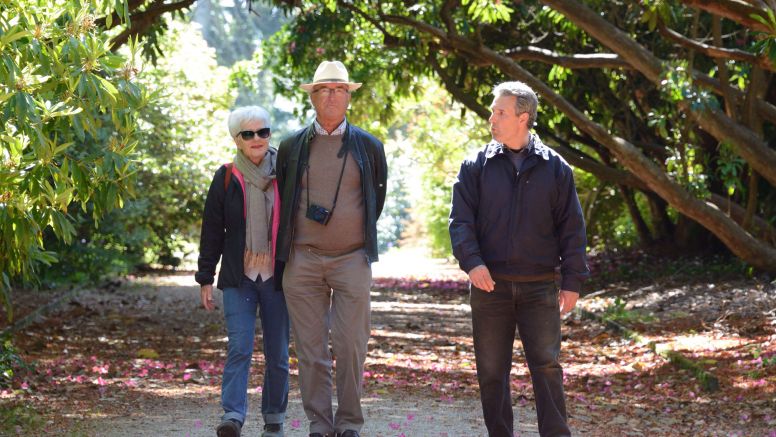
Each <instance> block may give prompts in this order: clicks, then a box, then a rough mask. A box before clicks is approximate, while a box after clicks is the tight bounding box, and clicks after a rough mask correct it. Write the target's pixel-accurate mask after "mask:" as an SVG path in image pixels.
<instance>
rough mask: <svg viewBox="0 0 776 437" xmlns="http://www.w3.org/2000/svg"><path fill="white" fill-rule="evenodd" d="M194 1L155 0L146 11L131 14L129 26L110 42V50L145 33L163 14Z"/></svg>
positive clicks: (182, 7)
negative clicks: (165, 0)
mask: <svg viewBox="0 0 776 437" xmlns="http://www.w3.org/2000/svg"><path fill="white" fill-rule="evenodd" d="M195 1H196V0H182V1H179V2H177V3H167V4H165V3H164V0H157V1H155V2H153V3H152V4H151V6H149V7H148V8H147V9H146V10H144V11H142V12H138V13H136V14H132V16H131V17H129V21H130V26H129V27H127V28H126V29H124V31H123V32H121V33H120V34H118V35H116V37H115V38H113V39H112V40H111V50H116V49H117V48H119V47H121V46H122V45H124V44H126V43H127V41H129V38H130V37H131V36H134V35H140V34H143V33H145V32H146V31H147V30H148V29H149V28H150V27H151V26H153V24H154V22H155V21H156V19H157V18H159V17H160V16H162V15H164V14H165V13H167V12H172V11H178V10H181V9H186V8H188V7H189V6H191V5H192V4H193V3H194V2H195Z"/></svg>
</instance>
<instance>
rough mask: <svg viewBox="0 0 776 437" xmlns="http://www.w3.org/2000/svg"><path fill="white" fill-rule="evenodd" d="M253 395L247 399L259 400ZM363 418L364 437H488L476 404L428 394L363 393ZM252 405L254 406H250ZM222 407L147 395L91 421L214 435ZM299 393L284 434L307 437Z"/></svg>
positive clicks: (524, 428)
mask: <svg viewBox="0 0 776 437" xmlns="http://www.w3.org/2000/svg"><path fill="white" fill-rule="evenodd" d="M292 395H294V393H292ZM259 402H260V400H259V398H258V396H253V397H252V399H251V403H252V405H258V403H259ZM363 406H364V408H365V410H366V420H367V423H366V425H365V426H364V428H363V430H362V433H361V434H362V435H363V436H365V437H369V436H371V437H389V436H391V437H394V436H405V437H437V436H438V437H454V436H455V437H459V436H472V437H474V436H487V433H486V432H485V427H484V425H483V424H482V419H481V412H480V406H479V403H478V402H476V401H473V400H461V401H455V402H451V403H442V402H439V401H437V400H433V399H424V398H422V397H421V398H418V399H415V400H398V399H390V398H365V399H363ZM252 410H253V408H252ZM515 413H516V414H518V413H519V414H521V415H522V416H524V417H525V423H524V424H523V425H520V426H517V425H516V428H515V429H518V430H519V432H520V434H519V435H521V436H538V435H539V434H538V433H537V431H536V423H535V422H536V421H535V415H534V411H533V409H531V408H517V409H516V410H515ZM220 414H221V412H220V410H219V408H218V400H217V398H216V397H215V396H210V397H196V396H194V397H176V398H163V397H159V398H156V399H148V402H146V403H145V409H137V410H135V411H133V412H132V413H131V415H130V416H128V417H106V418H104V419H100V420H98V421H96V422H95V423H94V427H93V430H94V435H100V436H106V437H114V436H115V437H124V436H189V437H199V436H213V435H215V432H213V428H214V426H215V425H216V424H217V423H218V418H219V416H220ZM303 417H304V413H303V411H302V406H301V402H300V400H299V399H298V398H295V399H292V400H290V401H289V406H288V419H287V420H286V436H288V437H306V436H307V423H306V421H305V420H303V419H302V418H303ZM260 434H261V424H260V423H256V422H252V421H248V423H246V425H245V428H244V429H243V435H245V436H259V435H260Z"/></svg>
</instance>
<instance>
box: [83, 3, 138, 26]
mask: <svg viewBox="0 0 776 437" xmlns="http://www.w3.org/2000/svg"><path fill="white" fill-rule="evenodd" d="M145 2H146V0H128V1H127V6H128V7H129V8H128V9H129V10H128V11H127V12H128V13H130V14H131V13H132V12H135V11H136V10H137V8H139V7H140V6H143V5H144V4H145ZM121 18H122V17H121V16H120V15H119V13H118V12H114V13H112V14H111V26H110V27H107V26H106V25H105V24H106V23H107V20H106V17H102V18H100V19H98V20H96V21H95V22H94V24H95V25H97V26H98V27H102V28H104V29H106V30H108V29H113V28H114V27H116V26H118V25H119V24H121Z"/></svg>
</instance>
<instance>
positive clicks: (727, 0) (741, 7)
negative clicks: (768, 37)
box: [682, 0, 776, 33]
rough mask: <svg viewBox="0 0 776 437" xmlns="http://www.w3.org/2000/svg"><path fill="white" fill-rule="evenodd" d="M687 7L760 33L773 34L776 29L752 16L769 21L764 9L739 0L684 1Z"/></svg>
mask: <svg viewBox="0 0 776 437" xmlns="http://www.w3.org/2000/svg"><path fill="white" fill-rule="evenodd" d="M682 3H684V4H685V5H687V6H690V7H693V8H697V9H701V10H703V11H706V12H709V13H712V14H714V15H719V16H720V17H724V18H729V19H731V20H733V21H736V22H738V23H741V24H742V25H744V26H746V27H748V28H750V29H752V30H757V31H760V32H765V33H772V32H773V31H774V30H776V29H771V28H770V27H769V26H766V25H765V24H763V23H761V22H759V21H757V20H755V19H754V18H752V15H757V16H760V17H762V18H764V19H766V20H767V19H768V14H767V12H766V11H765V10H764V9H761V8H758V7H755V6H753V5H751V4H747V3H744V2H742V1H738V0H682Z"/></svg>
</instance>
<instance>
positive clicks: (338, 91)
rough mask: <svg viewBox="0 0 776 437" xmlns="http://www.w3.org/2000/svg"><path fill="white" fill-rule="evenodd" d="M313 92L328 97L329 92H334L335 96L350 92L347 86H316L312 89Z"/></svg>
mask: <svg viewBox="0 0 776 437" xmlns="http://www.w3.org/2000/svg"><path fill="white" fill-rule="evenodd" d="M313 92H314V93H318V94H320V95H322V96H324V97H328V96H330V95H331V94H334V95H335V96H344V95H345V94H349V93H350V91H349V90H348V89H347V88H318V89H317V90H313Z"/></svg>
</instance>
